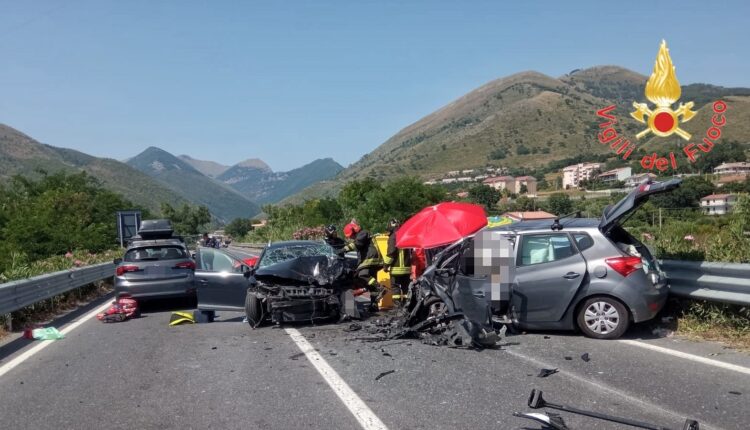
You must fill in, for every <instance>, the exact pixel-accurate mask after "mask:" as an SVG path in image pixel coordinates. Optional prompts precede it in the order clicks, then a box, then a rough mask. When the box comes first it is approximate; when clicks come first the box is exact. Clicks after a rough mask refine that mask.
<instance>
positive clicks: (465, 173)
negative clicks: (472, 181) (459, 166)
mask: <svg viewBox="0 0 750 430" xmlns="http://www.w3.org/2000/svg"><path fill="white" fill-rule="evenodd" d="M473 173H474V169H466V170H462V171H461V174H462V175H471V174H473Z"/></svg>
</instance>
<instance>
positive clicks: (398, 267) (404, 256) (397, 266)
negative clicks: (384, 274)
mask: <svg viewBox="0 0 750 430" xmlns="http://www.w3.org/2000/svg"><path fill="white" fill-rule="evenodd" d="M383 262H384V263H385V265H386V266H390V273H391V275H393V276H403V275H409V274H411V251H410V250H408V249H399V248H396V233H395V232H393V233H391V234H390V235H389V236H388V250H387V251H386V254H385V256H383Z"/></svg>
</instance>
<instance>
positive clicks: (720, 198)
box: [701, 194, 737, 215]
mask: <svg viewBox="0 0 750 430" xmlns="http://www.w3.org/2000/svg"><path fill="white" fill-rule="evenodd" d="M735 203H737V195H735V194H711V195H709V196H706V197H703V198H702V199H701V209H702V210H703V213H704V214H706V215H724V214H727V213H729V212H730V211H731V210H732V206H734V204H735Z"/></svg>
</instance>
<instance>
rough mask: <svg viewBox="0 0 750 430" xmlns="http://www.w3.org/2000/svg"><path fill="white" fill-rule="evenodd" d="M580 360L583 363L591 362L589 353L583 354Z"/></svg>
mask: <svg viewBox="0 0 750 430" xmlns="http://www.w3.org/2000/svg"><path fill="white" fill-rule="evenodd" d="M581 360H583V361H585V362H586V363H588V362H589V361H591V357H589V353H588V352H586V353H584V354H583V355H582V356H581Z"/></svg>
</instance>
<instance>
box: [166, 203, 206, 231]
mask: <svg viewBox="0 0 750 430" xmlns="http://www.w3.org/2000/svg"><path fill="white" fill-rule="evenodd" d="M161 213H162V216H164V217H165V218H168V219H169V220H170V221H172V227H173V228H174V231H175V233H177V234H183V235H194V234H200V233H201V230H203V229H205V227H206V224H208V223H209V222H211V212H209V211H208V208H207V207H206V206H197V207H195V206H190V205H188V204H187V203H186V204H184V205H182V207H181V208H179V209H175V208H173V207H172V205H170V204H169V203H162V205H161Z"/></svg>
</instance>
